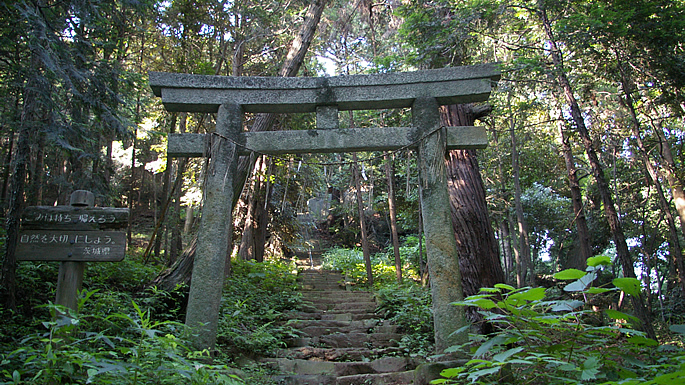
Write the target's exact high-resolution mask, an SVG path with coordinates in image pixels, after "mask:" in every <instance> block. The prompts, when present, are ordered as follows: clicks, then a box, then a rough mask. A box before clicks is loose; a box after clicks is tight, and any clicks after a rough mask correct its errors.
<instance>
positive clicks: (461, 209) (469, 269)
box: [441, 105, 504, 296]
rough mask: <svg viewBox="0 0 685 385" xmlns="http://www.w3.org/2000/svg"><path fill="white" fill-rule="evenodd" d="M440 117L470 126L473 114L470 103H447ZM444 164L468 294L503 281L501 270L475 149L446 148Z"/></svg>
mask: <svg viewBox="0 0 685 385" xmlns="http://www.w3.org/2000/svg"><path fill="white" fill-rule="evenodd" d="M441 118H442V121H443V124H444V125H446V126H470V125H473V123H474V121H475V119H476V115H475V114H474V111H473V109H472V107H471V106H470V105H451V106H443V107H441ZM446 166H447V186H448V190H449V194H450V209H451V212H452V225H453V228H454V233H455V237H456V239H457V249H458V251H459V268H460V270H461V274H462V282H463V286H464V295H465V296H469V295H473V294H476V293H478V292H479V290H480V288H481V287H492V286H494V285H495V284H497V283H502V282H504V271H503V270H502V265H501V263H500V260H499V253H498V249H497V243H496V241H495V234H494V231H493V230H492V226H491V224H490V219H489V218H488V210H487V204H486V201H485V188H484V186H483V179H482V178H481V175H480V170H479V167H478V159H477V157H476V152H475V150H452V151H449V152H448V154H447V163H446Z"/></svg>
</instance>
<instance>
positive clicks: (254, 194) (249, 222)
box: [238, 157, 264, 260]
mask: <svg viewBox="0 0 685 385" xmlns="http://www.w3.org/2000/svg"><path fill="white" fill-rule="evenodd" d="M259 159H260V161H258V163H257V166H256V167H255V169H254V172H253V174H252V183H251V188H250V191H249V193H248V197H247V214H246V215H245V224H244V226H243V237H242V239H241V241H240V249H239V251H238V255H239V256H240V258H241V259H243V260H256V259H257V254H258V252H257V249H258V248H259V245H257V242H258V238H259V237H258V236H257V232H258V231H259V230H258V229H259V216H260V214H259V206H261V199H260V196H261V194H262V187H261V177H260V174H261V172H262V169H263V166H264V157H260V158H259Z"/></svg>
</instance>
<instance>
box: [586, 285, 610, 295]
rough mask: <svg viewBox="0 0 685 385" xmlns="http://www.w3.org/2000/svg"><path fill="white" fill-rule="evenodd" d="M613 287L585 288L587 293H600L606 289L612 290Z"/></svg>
mask: <svg viewBox="0 0 685 385" xmlns="http://www.w3.org/2000/svg"><path fill="white" fill-rule="evenodd" d="M613 290H614V289H607V288H606V287H590V288H588V289H587V292H588V293H589V294H602V293H606V292H607V291H613Z"/></svg>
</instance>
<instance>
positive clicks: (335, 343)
mask: <svg viewBox="0 0 685 385" xmlns="http://www.w3.org/2000/svg"><path fill="white" fill-rule="evenodd" d="M401 339H402V335H401V334H397V333H371V334H367V333H332V334H327V335H324V336H320V337H315V338H313V339H312V341H315V340H317V342H318V343H320V344H323V345H325V346H328V347H332V348H356V347H373V348H387V347H391V346H398V341H400V340H401Z"/></svg>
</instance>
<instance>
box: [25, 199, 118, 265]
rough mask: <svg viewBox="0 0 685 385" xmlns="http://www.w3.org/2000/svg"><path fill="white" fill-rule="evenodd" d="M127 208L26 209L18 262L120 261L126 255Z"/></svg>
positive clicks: (58, 207) (67, 207)
mask: <svg viewBox="0 0 685 385" xmlns="http://www.w3.org/2000/svg"><path fill="white" fill-rule="evenodd" d="M128 216H129V214H128V209H120V208H109V207H104V208H103V207H71V206H33V207H27V208H26V209H25V210H24V213H23V214H22V218H21V230H20V231H19V240H18V242H17V253H16V254H17V260H20V261H72V262H118V261H121V260H123V259H124V256H125V254H126V232H125V231H121V230H120V231H117V230H119V229H124V228H126V226H127V225H128Z"/></svg>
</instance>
